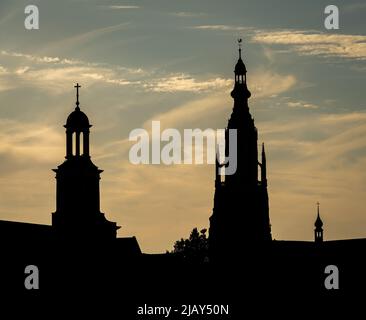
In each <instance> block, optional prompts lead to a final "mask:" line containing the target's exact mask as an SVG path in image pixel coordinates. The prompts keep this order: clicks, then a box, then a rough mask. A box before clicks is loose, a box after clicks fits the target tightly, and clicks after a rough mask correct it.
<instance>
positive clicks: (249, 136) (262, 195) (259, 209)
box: [209, 48, 272, 258]
mask: <svg viewBox="0 0 366 320" xmlns="http://www.w3.org/2000/svg"><path fill="white" fill-rule="evenodd" d="M234 73H235V85H234V89H233V91H232V92H231V96H232V98H233V99H234V108H233V111H232V114H231V117H230V119H229V123H228V126H227V129H226V135H225V139H226V148H225V149H226V151H228V150H229V139H228V137H229V130H230V129H236V130H237V169H236V172H235V173H234V174H232V175H226V176H224V179H223V177H222V176H221V175H220V168H221V167H222V166H223V165H221V164H220V163H219V162H218V161H216V181H215V196H214V208H213V213H212V216H211V217H210V233H209V241H210V255H211V257H212V258H213V257H218V256H222V255H230V254H232V253H233V252H239V251H240V250H243V249H244V248H246V249H250V248H251V247H253V246H258V245H261V244H265V243H268V242H270V241H271V239H272V237H271V228H270V221H269V205H268V193H267V169H266V166H267V164H266V154H265V150H264V144H263V145H262V155H261V158H262V159H261V162H259V161H258V147H257V143H258V133H257V128H256V127H255V125H254V120H253V118H252V116H251V114H250V111H249V106H248V99H249V98H250V96H251V93H250V91H249V90H248V87H247V76H246V74H247V70H246V67H245V64H244V62H243V60H242V57H241V48H239V60H238V62H237V64H236V66H235V71H234ZM258 169H260V172H261V174H260V175H261V179H260V180H258Z"/></svg>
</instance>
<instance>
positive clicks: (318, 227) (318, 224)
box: [314, 202, 323, 243]
mask: <svg viewBox="0 0 366 320" xmlns="http://www.w3.org/2000/svg"><path fill="white" fill-rule="evenodd" d="M317 207H318V215H317V217H316V220H315V223H314V227H315V229H314V240H315V242H316V243H322V242H323V221H322V219H321V218H320V209H319V207H320V203H319V202H318V203H317Z"/></svg>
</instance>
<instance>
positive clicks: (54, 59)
mask: <svg viewBox="0 0 366 320" xmlns="http://www.w3.org/2000/svg"><path fill="white" fill-rule="evenodd" d="M1 55H3V56H7V57H13V58H25V59H27V60H29V61H33V62H38V63H59V64H77V63H80V61H77V60H73V59H61V58H59V57H48V56H43V57H40V56H36V55H31V54H25V53H20V52H14V51H6V50H2V51H1Z"/></svg>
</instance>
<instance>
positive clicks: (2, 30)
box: [0, 0, 366, 252]
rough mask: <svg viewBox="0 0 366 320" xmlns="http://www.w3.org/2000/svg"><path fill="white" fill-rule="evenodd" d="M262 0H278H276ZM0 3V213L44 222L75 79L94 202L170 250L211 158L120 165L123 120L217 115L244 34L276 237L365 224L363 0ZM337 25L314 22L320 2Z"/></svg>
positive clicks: (131, 125) (196, 122)
mask: <svg viewBox="0 0 366 320" xmlns="http://www.w3.org/2000/svg"><path fill="white" fill-rule="evenodd" d="M274 3H275V4H274ZM28 4H30V3H29V1H19V0H1V2H0V39H1V42H0V219H6V220H16V221H28V222H36V223H46V224H50V221H51V212H53V211H54V209H55V180H54V173H53V172H52V171H51V169H52V168H55V167H56V166H57V165H59V164H60V163H61V162H62V161H63V158H64V152H65V139H64V138H65V137H64V128H63V127H62V126H63V124H64V123H65V120H66V117H67V115H68V114H69V113H70V112H71V111H72V110H73V108H74V102H75V92H74V88H73V86H74V84H75V83H76V82H79V83H81V85H82V89H81V108H82V110H84V111H85V112H86V113H87V114H88V116H89V119H90V121H91V123H92V124H93V125H94V126H93V128H92V135H91V152H92V157H93V161H94V162H95V163H96V164H97V165H98V166H99V167H100V168H102V169H104V170H105V172H104V173H103V174H102V180H101V190H102V191H101V196H102V201H101V205H102V211H103V212H105V213H106V215H107V217H108V218H109V219H110V220H112V221H117V222H118V224H119V225H121V226H122V228H121V230H120V232H119V235H120V236H130V235H136V236H137V238H138V240H139V242H140V245H141V247H142V250H143V251H145V252H161V251H165V250H166V249H171V248H172V246H173V243H174V241H175V240H177V239H179V238H180V237H186V236H187V235H188V234H189V232H190V230H191V229H192V228H193V227H195V226H197V227H199V228H204V227H208V218H209V216H210V215H211V210H212V205H213V201H212V199H213V191H214V189H213V187H214V168H213V166H211V165H196V166H193V165H179V166H156V165H155V166H154V165H145V166H143V165H137V166H136V165H132V164H130V163H129V160H128V152H129V149H130V147H131V145H132V143H131V142H129V141H128V135H129V132H130V131H131V130H133V129H135V128H140V127H145V128H147V129H149V127H150V125H151V121H152V120H160V121H161V123H162V126H163V127H173V128H177V129H179V130H183V129H185V128H202V129H205V128H214V129H217V128H224V127H225V126H226V123H227V119H228V117H229V115H230V113H231V109H232V99H231V97H230V96H229V92H230V90H231V88H232V85H233V67H234V64H235V63H236V59H237V45H236V39H237V38H239V37H241V38H243V39H244V52H243V54H244V60H245V63H246V65H247V69H248V85H249V88H250V90H251V91H252V98H251V100H250V106H251V112H252V115H253V116H254V118H255V120H256V126H257V128H258V130H259V140H260V141H259V142H260V143H261V142H262V141H264V142H265V143H266V149H267V159H268V160H267V161H268V166H269V168H268V171H269V195H270V215H271V223H272V233H273V237H274V238H276V239H301V240H311V239H312V238H313V223H314V220H315V214H316V202H317V201H320V203H321V214H322V217H323V220H324V222H325V238H326V239H336V238H355V237H366V212H365V206H366V200H365V199H366V198H365V192H366V187H365V186H366V172H365V168H366V139H365V137H366V110H365V109H366V102H365V100H366V93H365V83H366V82H365V80H366V28H365V16H366V4H365V3H364V2H363V1H361V0H357V1H332V2H331V3H329V1H323V0H321V1H300V0H296V1H293V0H281V1H273V4H272V2H270V1H264V0H256V1H245V0H225V1H221V0H220V1H219V0H141V1H134V0H130V1H122V0H121V1H118V0H107V1H102V0H74V1H71V0H64V1H56V0H54V1H51V0H47V1H46V0H38V1H36V0H34V1H32V4H35V5H37V6H38V8H39V11H40V29H39V30H33V31H29V30H26V29H25V28H24V19H25V14H24V8H25V6H26V5H28ZM328 4H335V5H338V7H339V9H340V29H339V30H326V29H325V28H324V24H323V23H324V18H325V15H324V13H323V12H324V8H325V6H326V5H328Z"/></svg>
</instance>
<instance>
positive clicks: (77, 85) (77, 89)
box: [74, 83, 81, 107]
mask: <svg viewBox="0 0 366 320" xmlns="http://www.w3.org/2000/svg"><path fill="white" fill-rule="evenodd" d="M74 88H76V105H77V107H79V104H80V102H79V88H81V85H80V84H79V83H77V84H76V86H74Z"/></svg>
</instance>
